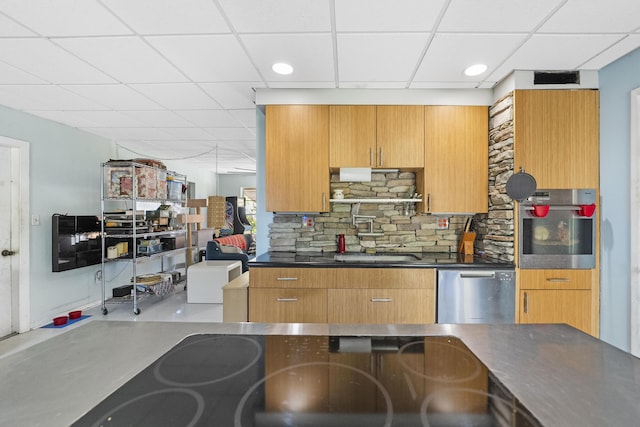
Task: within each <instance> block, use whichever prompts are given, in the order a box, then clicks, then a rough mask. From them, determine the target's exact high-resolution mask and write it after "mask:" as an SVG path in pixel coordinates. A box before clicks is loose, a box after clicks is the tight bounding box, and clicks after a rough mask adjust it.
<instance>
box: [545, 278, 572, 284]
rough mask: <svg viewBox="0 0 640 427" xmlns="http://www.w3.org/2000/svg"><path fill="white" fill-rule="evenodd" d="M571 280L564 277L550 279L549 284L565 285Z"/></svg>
mask: <svg viewBox="0 0 640 427" xmlns="http://www.w3.org/2000/svg"><path fill="white" fill-rule="evenodd" d="M568 281H569V279H567V278H564V277H550V278H548V279H547V282H553V283H564V282H568Z"/></svg>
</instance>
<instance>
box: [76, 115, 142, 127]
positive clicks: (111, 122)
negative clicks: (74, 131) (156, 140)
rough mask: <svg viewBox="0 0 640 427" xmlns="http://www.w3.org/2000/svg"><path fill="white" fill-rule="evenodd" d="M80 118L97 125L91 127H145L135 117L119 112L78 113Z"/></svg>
mask: <svg viewBox="0 0 640 427" xmlns="http://www.w3.org/2000/svg"><path fill="white" fill-rule="evenodd" d="M77 115H78V117H81V118H83V119H85V120H87V121H90V122H93V123H95V125H92V126H91V127H94V128H98V127H110V128H113V127H140V128H142V127H144V124H143V123H141V122H139V121H138V120H135V119H134V118H133V117H131V116H129V115H127V114H124V113H120V112H118V111H78V114H77Z"/></svg>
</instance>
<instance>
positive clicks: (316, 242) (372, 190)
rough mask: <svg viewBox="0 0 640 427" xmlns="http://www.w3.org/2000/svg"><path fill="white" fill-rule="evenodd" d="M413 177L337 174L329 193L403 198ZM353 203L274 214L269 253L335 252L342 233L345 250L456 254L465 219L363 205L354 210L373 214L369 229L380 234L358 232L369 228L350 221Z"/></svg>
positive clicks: (390, 206) (408, 207) (401, 207)
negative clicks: (353, 178) (364, 178)
mask: <svg viewBox="0 0 640 427" xmlns="http://www.w3.org/2000/svg"><path fill="white" fill-rule="evenodd" d="M415 180H416V177H415V174H414V173H413V172H402V171H401V172H385V173H381V172H378V173H373V174H372V177H371V182H339V175H337V174H332V176H331V193H332V194H333V192H334V191H335V190H336V189H342V190H343V192H344V197H345V199H354V198H381V199H404V198H407V193H408V192H409V191H410V190H411V189H412V186H415ZM414 188H415V187H414ZM353 206H354V205H353V204H351V203H331V211H330V212H328V213H319V214H305V215H303V214H278V213H277V214H275V215H274V217H273V222H272V223H271V224H269V239H270V249H269V250H270V252H318V253H319V252H335V251H336V249H337V244H336V239H337V238H336V236H337V235H338V234H344V235H345V239H346V244H347V251H348V252H363V251H365V249H367V248H375V249H376V250H377V251H380V252H456V250H457V247H458V241H459V239H460V236H461V233H462V230H463V228H464V225H465V222H466V220H467V218H468V217H466V216H452V217H440V216H434V215H426V214H416V213H415V204H413V203H409V204H405V203H402V202H398V203H393V202H391V203H361V204H360V209H359V212H358V214H359V215H368V216H375V219H374V220H373V230H372V231H373V234H379V235H376V236H362V235H358V234H359V232H369V226H368V224H360V225H358V227H356V226H354V225H353V224H352V208H353ZM305 219H306V220H307V221H304V220H305ZM309 219H312V220H313V225H312V226H309V225H308V220H309ZM442 219H446V220H447V221H448V227H447V228H446V229H439V227H438V223H439V220H442ZM440 222H442V221H440ZM303 223H305V225H303Z"/></svg>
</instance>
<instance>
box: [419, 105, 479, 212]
mask: <svg viewBox="0 0 640 427" xmlns="http://www.w3.org/2000/svg"><path fill="white" fill-rule="evenodd" d="M424 111H425V114H424V116H425V120H424V124H425V163H424V170H423V171H420V172H419V173H418V174H417V176H416V184H417V185H418V189H419V192H420V193H422V195H423V200H424V202H423V203H421V204H420V205H419V206H418V209H419V210H421V211H423V212H429V213H452V212H458V213H459V212H465V213H472V212H473V213H481V212H487V211H488V199H489V195H488V193H489V188H488V185H489V184H488V167H489V166H488V165H489V160H488V146H489V143H488V139H489V137H488V132H489V130H488V129H489V111H488V107H486V106H426V107H424ZM420 186H422V188H420Z"/></svg>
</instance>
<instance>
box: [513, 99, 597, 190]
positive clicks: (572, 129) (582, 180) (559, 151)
mask: <svg viewBox="0 0 640 427" xmlns="http://www.w3.org/2000/svg"><path fill="white" fill-rule="evenodd" d="M599 117H600V109H599V92H598V91H597V90H516V91H515V92H514V149H515V152H514V166H515V169H516V171H519V170H520V168H521V167H523V168H524V169H525V171H526V172H527V173H529V174H531V175H532V176H533V177H534V178H535V179H536V182H537V186H538V188H599V172H598V171H599V134H600V130H599V122H600V120H599Z"/></svg>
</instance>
